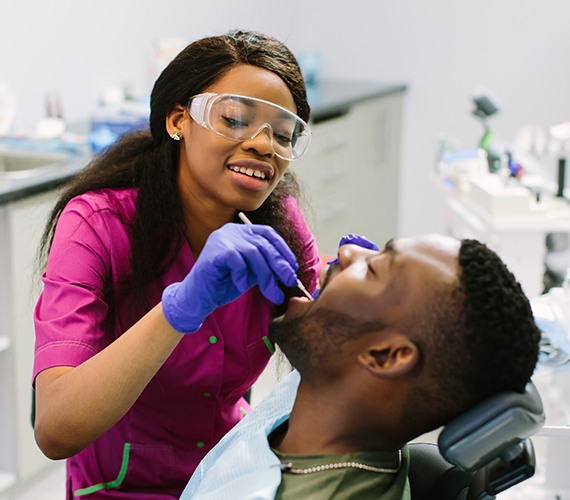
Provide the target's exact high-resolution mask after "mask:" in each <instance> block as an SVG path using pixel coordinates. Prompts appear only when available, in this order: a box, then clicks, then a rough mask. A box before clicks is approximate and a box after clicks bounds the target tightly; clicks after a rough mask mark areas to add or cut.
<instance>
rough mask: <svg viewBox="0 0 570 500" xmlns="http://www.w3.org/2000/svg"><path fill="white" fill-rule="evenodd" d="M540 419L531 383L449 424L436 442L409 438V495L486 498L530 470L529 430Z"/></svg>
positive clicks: (417, 498) (434, 499)
mask: <svg viewBox="0 0 570 500" xmlns="http://www.w3.org/2000/svg"><path fill="white" fill-rule="evenodd" d="M543 424H544V411H543V407H542V400H541V399H540V395H539V394H538V391H537V390H536V387H535V386H534V384H532V382H531V383H529V384H528V385H527V387H526V390H525V392H524V393H523V394H519V393H515V392H503V393H501V394H497V395H495V396H492V397H491V398H489V399H487V400H486V401H483V402H482V403H480V404H478V405H476V406H475V407H474V408H471V409H470V410H468V411H467V412H465V413H464V414H462V415H460V416H459V417H457V418H456V419H454V420H453V421H452V422H450V423H449V424H447V425H446V426H445V428H444V429H443V430H442V432H441V433H440V435H439V439H438V444H437V445H435V444H433V443H412V444H410V486H411V492H412V499H413V500H473V499H478V500H483V499H485V500H487V499H493V498H495V495H497V494H498V493H500V492H501V491H504V490H506V489H508V488H510V487H511V486H514V485H515V484H518V483H520V482H522V481H525V480H526V479H528V478H529V477H531V476H532V475H533V474H534V470H535V456H534V448H533V446H532V441H531V440H530V436H531V435H532V434H534V433H535V432H536V431H537V430H538V429H540V428H541V427H542V425H543Z"/></svg>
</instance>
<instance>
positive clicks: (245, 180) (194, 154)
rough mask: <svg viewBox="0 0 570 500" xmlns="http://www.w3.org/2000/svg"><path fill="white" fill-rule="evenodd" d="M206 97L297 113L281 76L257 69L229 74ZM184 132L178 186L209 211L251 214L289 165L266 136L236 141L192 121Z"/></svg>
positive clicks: (185, 116) (186, 118)
mask: <svg viewBox="0 0 570 500" xmlns="http://www.w3.org/2000/svg"><path fill="white" fill-rule="evenodd" d="M203 92H213V93H217V94H221V93H229V94H239V95H244V96H249V97H256V98H258V99H263V100H265V101H270V102H272V103H275V104H278V105H279V106H282V107H284V108H286V109H288V110H290V111H292V112H293V113H296V110H297V106H296V105H295V101H294V99H293V96H292V94H291V92H290V91H289V89H288V88H287V85H286V84H285V82H283V80H281V78H280V77H279V76H277V75H276V74H275V73H272V72H271V71H268V70H266V69H263V68H259V67H257V66H250V65H240V66H236V67H235V68H232V69H231V70H230V71H228V72H227V73H226V74H225V75H224V76H223V77H222V78H221V79H220V80H218V81H217V82H216V83H215V84H213V85H211V86H210V87H208V88H206V89H204V91H203ZM178 126H179V128H180V131H181V138H182V140H181V141H180V157H179V168H178V184H179V187H180V190H181V194H182V197H183V199H184V200H185V201H186V202H187V203H190V204H191V203H192V200H193V201H195V202H198V203H200V204H201V205H202V206H206V207H208V208H209V209H211V210H218V211H220V210H221V211H227V212H228V213H233V212H235V210H244V211H252V210H255V209H257V208H259V206H260V205H261V204H262V203H263V202H264V201H265V199H266V198H267V197H268V196H269V195H270V194H271V192H272V191H273V189H274V188H275V186H276V185H277V183H278V182H279V180H280V179H281V176H282V175H283V173H284V172H285V170H286V169H287V167H288V165H289V162H288V161H286V160H283V159H281V158H279V157H278V156H276V155H275V151H274V149H273V146H272V144H271V138H270V136H269V134H268V133H266V132H265V131H263V132H261V133H260V134H258V135H257V136H256V137H254V138H253V139H248V140H245V141H243V142H236V141H233V140H231V139H227V138H225V137H222V136H220V135H218V134H216V133H214V132H212V131H211V130H208V129H206V128H204V127H202V126H201V125H199V124H198V123H196V122H195V121H194V120H193V119H192V117H190V115H189V113H188V110H186V109H185V110H184V111H183V115H182V118H181V120H180V121H179V124H178Z"/></svg>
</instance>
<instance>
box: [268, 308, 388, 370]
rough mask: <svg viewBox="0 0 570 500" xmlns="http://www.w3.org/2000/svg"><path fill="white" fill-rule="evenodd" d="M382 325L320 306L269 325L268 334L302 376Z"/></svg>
mask: <svg viewBox="0 0 570 500" xmlns="http://www.w3.org/2000/svg"><path fill="white" fill-rule="evenodd" d="M379 328H380V324H378V323H370V322H364V321H359V320H357V319H354V318H353V317H351V316H348V315H346V314H342V313H338V312H335V311H331V310H326V309H321V310H319V311H317V312H314V313H311V312H309V313H308V314H306V315H305V316H298V317H294V318H291V319H289V320H286V321H284V320H281V321H274V322H272V323H271V324H270V325H269V336H270V337H271V339H272V340H273V341H274V342H275V343H276V344H277V345H278V346H279V347H280V348H281V350H282V351H283V353H284V354H285V356H287V358H288V359H289V362H290V363H291V365H293V367H294V368H296V369H297V370H299V372H300V373H301V374H302V375H309V374H310V373H311V370H312V368H313V367H315V366H317V365H320V364H322V363H323V362H324V361H326V362H330V361H331V360H332V356H336V355H337V354H338V353H340V352H341V349H342V346H343V345H344V344H345V343H346V342H347V341H349V340H354V339H357V338H359V337H360V336H361V335H363V334H365V333H367V332H370V331H372V330H378V329H379Z"/></svg>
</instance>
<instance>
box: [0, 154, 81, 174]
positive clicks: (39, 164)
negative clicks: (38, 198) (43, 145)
mask: <svg viewBox="0 0 570 500" xmlns="http://www.w3.org/2000/svg"><path fill="white" fill-rule="evenodd" d="M70 156H71V155H70V154H67V153H58V152H37V153H36V152H30V151H3V150H0V178H2V177H3V178H8V179H26V178H28V177H35V176H37V175H41V174H44V173H47V172H49V171H52V170H56V169H57V168H59V167H61V166H62V165H63V164H65V163H66V162H67V161H69V159H70Z"/></svg>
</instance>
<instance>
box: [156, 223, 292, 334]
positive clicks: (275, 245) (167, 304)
mask: <svg viewBox="0 0 570 500" xmlns="http://www.w3.org/2000/svg"><path fill="white" fill-rule="evenodd" d="M297 269H298V264H297V261H296V259H295V255H294V254H293V252H292V251H291V249H290V248H289V247H288V246H287V244H286V243H285V241H284V240H283V238H281V236H280V235H279V234H278V233H277V231H275V229H273V228H272V227H270V226H265V225H259V224H252V225H245V224H234V223H229V224H225V225H224V226H222V227H221V228H220V229H218V230H216V231H214V232H213V233H212V234H210V236H209V237H208V239H207V240H206V244H205V245H204V248H203V249H202V252H201V253H200V256H199V257H198V260H197V261H196V263H195V264H194V267H193V268H192V269H191V270H190V272H189V273H188V275H187V276H186V277H185V278H184V279H183V280H182V281H181V282H179V283H173V284H171V285H170V286H168V287H167V288H166V289H165V290H164V292H163V294H162V308H163V311H164V315H165V316H166V319H167V321H168V322H169V323H170V324H171V325H172V327H173V328H174V329H176V330H178V331H179V332H182V333H192V332H195V331H196V330H198V329H199V328H200V326H201V325H202V323H203V322H204V320H205V319H206V317H207V316H208V315H209V314H210V313H212V312H213V311H214V310H215V309H217V308H218V307H220V306H222V305H224V304H227V303H229V302H231V301H233V300H235V299H237V298H238V297H239V296H240V295H242V294H243V293H244V292H245V291H246V290H248V289H249V288H251V287H252V286H254V285H258V286H259V288H260V290H261V293H263V295H264V296H265V297H266V298H267V299H269V300H270V301H271V302H274V303H276V304H280V303H282V302H283V300H284V299H285V295H284V294H283V291H282V290H281V288H280V287H279V283H283V284H284V285H286V286H290V287H292V286H295V284H296V280H297V278H296V274H295V271H296V270H297Z"/></svg>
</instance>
